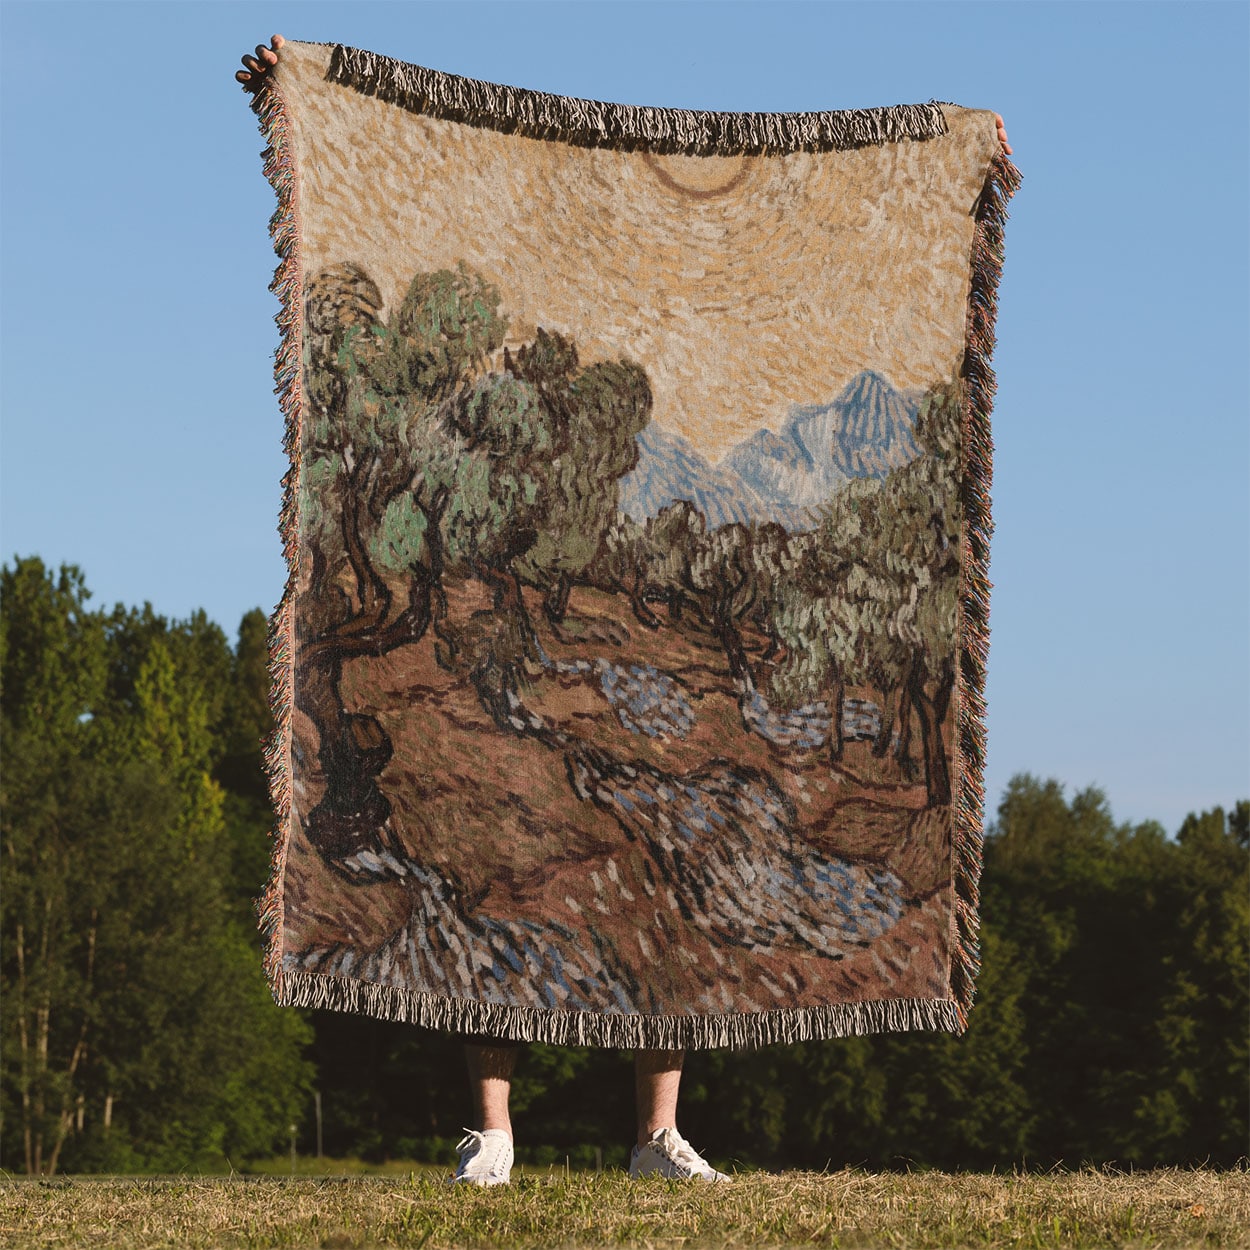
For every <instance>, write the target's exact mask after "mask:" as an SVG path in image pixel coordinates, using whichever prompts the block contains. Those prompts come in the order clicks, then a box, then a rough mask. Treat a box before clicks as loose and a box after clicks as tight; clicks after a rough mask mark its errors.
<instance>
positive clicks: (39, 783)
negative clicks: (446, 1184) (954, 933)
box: [0, 557, 1250, 1173]
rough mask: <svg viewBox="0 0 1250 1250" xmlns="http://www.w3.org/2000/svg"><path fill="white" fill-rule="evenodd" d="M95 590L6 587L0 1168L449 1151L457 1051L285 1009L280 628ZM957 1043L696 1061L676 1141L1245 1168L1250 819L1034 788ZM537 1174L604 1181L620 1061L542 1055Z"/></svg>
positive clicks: (53, 576) (71, 575) (533, 1104)
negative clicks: (1131, 817) (1130, 819)
mask: <svg viewBox="0 0 1250 1250" xmlns="http://www.w3.org/2000/svg"><path fill="white" fill-rule="evenodd" d="M89 597H90V596H89V592H88V590H87V587H86V585H85V582H84V579H83V575H82V573H81V572H80V571H79V570H78V569H76V568H74V567H72V566H71V567H62V568H61V569H60V570H58V571H55V572H54V571H53V570H50V569H48V568H46V567H45V566H44V565H43V563H42V562H41V561H40V560H39V559H37V558H33V557H32V558H29V559H17V560H16V561H15V562H14V563H13V564H12V565H6V566H4V568H3V570H2V571H0V681H2V686H0V695H2V700H3V702H2V704H0V709H2V727H3V742H2V748H3V771H2V774H0V812H2V819H3V828H2V832H3V848H2V851H0V904H2V908H3V911H2V914H0V926H2V930H0V937H2V939H3V946H2V948H0V992H2V993H3V1015H2V1017H0V1059H2V1061H3V1072H2V1081H0V1111H2V1113H3V1121H2V1124H0V1151H2V1153H3V1158H2V1160H0V1166H3V1167H5V1168H6V1169H8V1170H10V1171H29V1172H44V1173H50V1172H54V1171H66V1170H114V1171H118V1170H144V1169H179V1168H224V1167H226V1166H228V1165H233V1166H234V1167H236V1168H238V1167H241V1166H245V1165H246V1163H247V1161H248V1160H250V1159H255V1158H259V1157H262V1156H265V1155H268V1154H272V1153H273V1152H275V1151H277V1150H279V1149H281V1148H282V1147H283V1146H284V1145H285V1144H286V1143H287V1142H288V1140H289V1137H288V1134H289V1126H290V1125H291V1124H295V1125H296V1126H297V1131H298V1134H299V1144H300V1149H301V1150H303V1151H311V1150H312V1149H313V1148H314V1143H315V1128H314V1119H313V1106H314V1102H313V1091H314V1090H316V1091H317V1092H319V1093H320V1094H321V1105H322V1109H323V1117H324V1120H323V1131H324V1145H325V1149H326V1152H327V1153H329V1154H335V1155H346V1154H357V1155H362V1156H365V1157H369V1158H375V1159H380V1158H384V1157H388V1156H389V1157H417V1158H422V1157H424V1158H431V1159H438V1160H441V1161H446V1160H447V1159H448V1158H450V1157H451V1155H450V1147H451V1143H452V1142H453V1141H454V1139H455V1138H456V1137H457V1136H458V1134H459V1132H460V1128H461V1125H462V1124H463V1123H465V1117H466V1116H467V1115H468V1114H469V1108H468V1098H467V1088H466V1086H465V1081H464V1075H463V1064H462V1058H461V1055H460V1052H459V1047H458V1045H457V1044H456V1043H455V1042H454V1041H452V1040H451V1039H449V1038H447V1037H443V1036H441V1035H438V1034H432V1033H427V1032H422V1031H419V1030H416V1029H413V1028H410V1027H405V1026H399V1025H387V1024H383V1023H380V1022H377V1021H370V1020H367V1019H364V1018H359V1017H353V1016H348V1015H340V1014H335V1013H313V1012H309V1013H302V1012H297V1011H293V1010H289V1009H280V1008H277V1007H275V1006H273V1004H272V1002H271V1001H270V999H269V994H268V990H267V987H266V986H265V983H264V980H263V977H262V975H261V971H260V945H259V937H258V934H257V932H256V926H255V917H254V913H253V899H254V898H255V897H256V896H257V895H258V894H259V893H260V891H261V888H262V886H263V884H264V880H265V875H266V872H267V865H268V847H269V841H268V837H267V834H268V831H269V830H270V827H271V817H270V813H269V808H268V801H267V796H266V792H265V783H264V777H263V771H262V767H261V759H260V743H261V739H262V738H263V736H264V734H265V733H266V732H267V730H268V727H269V714H268V708H267V702H266V691H267V675H266V651H265V622H264V618H263V616H262V614H261V613H260V612H259V611H253V612H250V613H248V614H247V615H246V616H244V618H243V620H242V622H241V623H240V627H239V631H238V635H237V638H236V639H235V641H234V642H233V644H232V643H231V642H230V641H229V640H228V639H227V638H226V636H225V634H224V633H223V632H222V631H221V630H220V629H219V628H218V627H217V626H216V625H215V624H213V623H212V622H210V621H208V620H207V619H206V618H205V617H204V615H203V614H202V613H197V614H195V615H193V616H192V617H191V618H189V619H188V620H186V621H173V622H171V621H168V620H166V619H164V618H162V617H160V616H158V615H156V614H154V613H153V612H152V610H151V608H150V606H148V605H145V606H144V608H143V609H141V610H140V609H133V608H123V607H121V606H120V605H119V606H117V607H115V608H113V609H111V610H103V609H94V608H92V607H90V606H89V603H88V601H89ZM982 899H983V907H982V917H983V919H982V960H983V964H982V972H981V977H980V980H979V982H978V995H977V1004H976V1006H975V1008H974V1010H973V1012H972V1017H971V1026H970V1028H969V1031H968V1033H967V1034H966V1035H965V1036H964V1037H963V1038H958V1039H955V1038H949V1037H945V1036H931V1035H927V1034H908V1035H899V1036H889V1037H873V1038H852V1039H847V1040H844V1041H837V1042H825V1043H808V1044H802V1045H796V1046H787V1047H769V1048H764V1049H761V1050H758V1051H753V1052H744V1053H730V1052H709V1053H700V1054H694V1055H691V1056H690V1058H689V1060H688V1065H687V1075H686V1078H685V1082H684V1086H683V1096H682V1118H683V1131H684V1132H685V1133H686V1135H687V1136H688V1137H689V1138H691V1140H693V1141H694V1142H695V1143H696V1144H697V1145H699V1146H700V1147H702V1148H704V1149H705V1151H706V1153H708V1154H709V1155H710V1156H711V1157H713V1158H714V1159H717V1160H721V1161H727V1160H738V1161H740V1162H741V1163H743V1164H759V1165H764V1166H770V1167H780V1166H788V1167H824V1166H826V1165H831V1166H834V1167H837V1166H840V1165H842V1164H864V1165H866V1166H870V1167H889V1166H902V1165H933V1166H941V1167H946V1168H957V1167H973V1168H981V1167H990V1166H995V1165H997V1166H1010V1165H1011V1164H1012V1163H1016V1162H1025V1163H1028V1164H1031V1165H1042V1166H1045V1165H1048V1164H1050V1163H1052V1162H1055V1161H1058V1160H1062V1161H1064V1162H1066V1163H1069V1164H1076V1163H1079V1162H1082V1161H1096V1162H1108V1161H1114V1162H1116V1163H1118V1164H1120V1165H1121V1166H1128V1165H1134V1166H1149V1165H1152V1164H1163V1163H1176V1164H1186V1163H1199V1162H1206V1163H1208V1164H1211V1165H1226V1164H1231V1163H1233V1162H1235V1161H1236V1160H1237V1159H1238V1158H1239V1157H1242V1156H1244V1155H1246V1154H1247V1153H1248V1150H1250V1147H1248V1145H1247V1134H1248V1131H1250V1127H1248V1104H1250V1043H1248V1039H1247V1022H1248V1016H1250V988H1248V987H1250V803H1247V802H1245V801H1242V802H1237V803H1236V804H1235V806H1234V807H1233V809H1232V810H1231V811H1228V812H1226V811H1224V810H1222V809H1220V808H1215V809H1214V810H1212V811H1209V812H1205V813H1203V814H1202V815H1196V816H1190V817H1189V818H1187V819H1186V821H1185V822H1184V824H1183V826H1182V827H1181V829H1180V830H1179V831H1178V834H1177V836H1176V837H1175V838H1170V837H1168V836H1167V835H1166V833H1165V831H1164V830H1163V829H1162V828H1161V827H1160V826H1158V825H1156V824H1154V823H1150V822H1147V823H1145V824H1141V825H1136V826H1128V825H1124V824H1117V823H1116V821H1115V820H1114V819H1113V817H1112V814H1111V812H1110V810H1109V807H1108V804H1107V802H1106V799H1105V797H1104V796H1103V795H1102V794H1101V793H1100V792H1099V791H1097V790H1093V789H1091V790H1088V791H1085V792H1082V793H1080V794H1077V795H1075V796H1074V797H1073V798H1071V799H1070V800H1069V799H1067V798H1065V795H1064V793H1063V789H1062V787H1061V786H1060V785H1059V784H1058V783H1056V782H1053V781H1047V782H1042V781H1039V780H1036V779H1034V778H1032V777H1029V776H1020V777H1017V778H1015V779H1013V781H1012V782H1011V784H1010V786H1009V787H1008V790H1007V792H1006V794H1005V795H1004V796H1003V799H1002V802H1001V804H1000V806H999V808H998V813H997V817H996V818H995V819H994V820H993V821H992V822H991V824H990V827H989V829H988V831H987V840H986V858H985V870H984V875H983V878H982ZM514 1118H515V1121H516V1124H517V1131H518V1136H519V1138H520V1141H521V1145H522V1147H523V1148H522V1149H521V1151H520V1155H521V1157H522V1158H523V1159H525V1158H528V1159H529V1160H531V1161H534V1162H542V1161H544V1160H546V1159H551V1160H561V1161H562V1160H563V1159H564V1158H565V1156H566V1155H569V1156H571V1157H572V1158H573V1159H574V1161H579V1160H580V1161H587V1162H589V1161H592V1160H593V1150H594V1147H596V1146H602V1147H603V1148H604V1157H605V1161H606V1162H608V1163H609V1164H611V1163H622V1162H623V1161H624V1159H625V1157H626V1147H627V1143H628V1142H629V1140H630V1138H631V1136H632V1131H633V1129H632V1125H633V1114H632V1081H631V1075H630V1067H629V1061H628V1057H627V1056H624V1055H620V1054H617V1053H614V1052H608V1051H596V1050H579V1049H568V1048H565V1049H560V1048H552V1047H543V1046H534V1047H531V1048H529V1049H528V1050H527V1052H526V1054H525V1057H524V1058H523V1060H522V1063H521V1066H520V1072H519V1074H518V1079H517V1083H516V1086H515V1089H514Z"/></svg>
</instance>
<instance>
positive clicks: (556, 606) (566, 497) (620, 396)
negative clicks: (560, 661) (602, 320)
mask: <svg viewBox="0 0 1250 1250" xmlns="http://www.w3.org/2000/svg"><path fill="white" fill-rule="evenodd" d="M504 368H505V370H506V371H508V372H512V373H515V374H516V375H517V376H518V377H520V378H523V379H524V380H525V381H526V382H528V383H529V384H530V385H531V386H532V387H533V388H534V390H535V392H536V393H537V397H538V401H539V403H540V404H542V405H543V407H544V408H545V409H546V410H547V412H548V413H549V414H550V418H551V419H552V421H551V428H552V430H553V433H554V435H555V442H554V445H553V446H552V448H551V449H550V455H551V462H552V469H553V470H554V472H553V473H552V476H551V480H550V489H549V491H548V493H547V506H546V510H545V515H544V517H543V523H542V525H541V526H540V527H538V529H537V532H536V535H535V539H534V543H533V545H532V546H531V547H530V548H529V550H528V551H526V553H525V555H524V557H523V558H522V559H521V560H520V561H519V563H518V571H519V572H520V574H521V577H522V579H523V580H525V581H527V582H530V583H531V584H533V585H536V586H539V587H540V588H542V589H543V590H544V591H545V592H546V593H545V597H544V601H543V609H544V611H545V613H546V615H547V618H548V620H549V621H550V622H551V623H552V624H553V626H558V625H559V623H560V622H561V621H563V619H564V614H565V612H566V611H567V610H568V602H569V592H570V590H571V589H572V586H573V583H574V581H575V580H577V579H578V578H579V577H581V576H583V574H585V572H586V570H587V568H588V567H589V565H590V563H591V561H592V560H594V559H595V557H596V556H597V555H598V554H599V551H600V549H601V548H602V546H603V544H604V542H605V539H606V537H607V534H608V531H609V529H610V528H611V526H612V523H613V521H614V520H615V518H616V515H617V509H618V507H619V505H620V487H619V481H620V479H621V478H622V477H623V476H624V475H625V474H626V473H628V472H629V471H630V470H631V469H633V468H634V466H635V465H636V464H637V463H638V444H637V441H636V438H635V436H636V435H637V434H638V433H640V432H641V431H642V429H643V428H644V427H645V426H646V424H647V422H648V421H649V420H650V417H651V404H652V399H651V387H650V384H649V383H648V381H647V375H646V374H645V373H644V372H643V370H642V369H641V368H639V367H638V366H637V365H635V364H632V363H631V362H629V361H626V360H620V361H604V362H601V363H599V364H595V365H591V366H589V367H588V368H584V369H582V368H579V366H578V359H577V348H576V346H575V345H574V344H573V343H572V342H571V341H570V340H568V339H566V338H564V337H563V336H562V335H560V334H549V333H548V332H547V331H546V330H543V329H542V328H541V327H539V329H538V333H537V335H536V336H535V340H534V342H533V343H532V344H528V345H526V346H525V347H522V348H521V349H520V350H519V351H518V352H517V354H516V356H515V358H514V357H513V356H512V355H511V353H505V357H504Z"/></svg>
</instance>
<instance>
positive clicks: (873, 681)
mask: <svg viewBox="0 0 1250 1250" xmlns="http://www.w3.org/2000/svg"><path fill="white" fill-rule="evenodd" d="M962 411H963V408H962V398H961V390H960V387H959V386H958V384H955V383H952V384H950V385H948V386H943V387H938V388H936V389H934V390H932V391H930V392H929V394H927V395H926V396H925V398H924V399H923V400H922V402H921V404H920V408H919V410H918V412H917V415H916V419H915V423H914V432H915V437H916V442H917V444H918V445H919V447H920V451H921V454H920V455H919V456H917V457H916V458H915V459H914V460H912V461H911V462H909V463H908V464H907V465H905V466H903V467H902V468H900V469H895V470H894V471H893V472H891V473H889V474H888V475H887V476H886V477H884V478H881V479H876V478H856V479H855V480H853V481H851V482H848V483H847V484H846V485H845V486H844V487H843V488H842V489H841V490H839V491H838V492H837V494H836V495H834V496H833V498H832V499H831V500H830V501H829V503H828V504H826V505H825V507H824V508H823V509H822V510H821V515H820V523H819V525H818V526H817V527H816V529H815V530H814V531H812V532H811V533H810V534H804V535H798V536H796V537H795V539H793V540H792V542H791V552H790V553H789V555H788V557H787V559H786V560H785V562H784V563H783V564H782V566H781V567H780V568H779V569H778V570H777V572H776V574H775V575H774V579H773V582H772V587H773V600H774V604H775V607H774V611H773V623H772V630H771V631H770V632H771V633H772V634H773V635H774V636H775V637H776V638H777V639H778V640H779V642H780V643H781V644H782V645H783V647H784V648H785V662H784V663H783V664H781V665H780V666H779V668H778V669H777V671H776V673H775V674H774V677H773V690H772V693H773V695H774V697H775V698H777V699H778V700H779V701H780V702H782V703H785V704H790V705H794V704H797V703H805V702H807V701H808V700H811V699H816V698H820V697H822V696H825V695H826V694H827V695H828V698H829V703H830V706H835V707H836V706H840V701H841V698H842V693H843V691H844V690H845V688H846V687H847V686H849V685H859V686H862V685H870V686H874V687H875V688H876V689H877V690H878V691H879V692H880V694H881V696H882V698H881V702H882V706H883V708H884V714H883V716H882V718H881V728H880V731H879V734H878V738H877V743H876V748H875V753H876V754H877V755H878V756H882V755H884V754H885V752H886V750H887V749H888V746H889V743H890V739H891V737H892V735H893V732H894V727H895V724H896V723H898V724H899V729H900V734H899V742H898V747H897V754H898V757H899V760H900V762H901V763H902V764H903V766H904V768H905V769H909V768H910V742H911V718H912V716H913V715H914V717H915V718H916V720H917V721H918V722H919V727H920V739H921V750H922V754H923V759H924V774H925V781H926V784H927V786H928V790H929V798H930V802H931V803H932V804H933V805H935V806H940V805H943V804H945V803H948V802H949V801H950V793H951V780H950V770H949V765H948V762H947V758H946V750H945V747H944V744H943V740H942V733H941V725H942V722H943V719H944V718H945V716H946V712H947V709H948V707H949V705H950V699H951V694H952V692H953V690H954V685H955V651H954V639H955V637H956V628H955V627H956V620H957V615H958V595H959V535H960V524H961V518H962V513H961V508H960V499H959V489H960V485H959V484H960V480H961V479H960V471H959V460H958V452H959V445H960V443H959V430H960V420H961V414H962ZM896 709H897V716H898V720H897V722H896ZM834 719H835V724H834V725H833V727H832V728H833V732H832V734H831V736H830V752H831V755H832V757H833V758H834V759H835V760H836V759H838V758H840V756H841V752H842V739H841V727H840V725H838V724H837V723H836V721H837V718H836V717H835V718H834Z"/></svg>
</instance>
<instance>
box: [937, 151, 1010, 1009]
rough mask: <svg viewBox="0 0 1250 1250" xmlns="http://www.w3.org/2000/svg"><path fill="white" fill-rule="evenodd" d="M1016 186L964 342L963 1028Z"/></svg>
mask: <svg viewBox="0 0 1250 1250" xmlns="http://www.w3.org/2000/svg"><path fill="white" fill-rule="evenodd" d="M1019 186H1020V171H1019V170H1018V169H1017V168H1016V167H1015V166H1014V165H1013V164H1012V163H1011V161H1010V160H1008V159H1007V157H1006V156H1004V155H1002V154H999V156H997V157H996V158H995V160H994V162H993V164H992V165H991V167H990V171H989V174H988V175H987V177H986V180H985V186H984V189H983V190H982V192H981V197H980V199H979V200H978V202H977V205H976V210H975V212H976V231H975V234H974V236H973V245H972V281H971V285H970V288H969V292H968V317H967V341H966V344H965V350H964V360H963V376H964V379H965V382H966V407H965V413H964V446H965V448H966V449H967V452H966V454H967V460H966V463H965V466H964V482H965V490H964V499H963V504H964V518H963V520H964V526H963V533H964V539H963V543H964V550H963V561H962V563H963V587H962V593H961V596H960V599H961V607H962V611H963V640H964V642H963V649H962V653H961V655H960V673H959V677H960V699H959V711H958V723H957V727H956V732H957V738H958V749H959V761H960V767H959V784H958V788H957V796H958V797H957V799H956V807H955V822H954V823H955V829H954V837H953V843H954V846H953V849H954V861H955V862H954V880H955V907H954V917H953V926H954V933H953V935H952V936H953V939H954V940H953V943H952V956H951V992H952V994H953V995H954V1000H955V1006H956V1008H957V1011H958V1028H957V1029H956V1032H960V1033H962V1032H963V1031H964V1030H965V1029H966V1028H967V1025H968V1012H969V1011H970V1010H971V1009H972V1000H973V997H974V995H975V991H976V979H977V973H978V972H979V970H980V967H981V946H980V932H979V930H980V924H979V915H980V910H979V909H980V880H981V865H982V856H983V851H984V846H985V835H984V826H983V813H984V806H985V673H986V664H987V661H988V659H989V645H990V580H989V560H990V535H991V534H992V533H993V529H994V525H993V520H992V518H991V514H990V488H991V486H992V484H993V457H994V443H993V438H992V436H991V431H990V413H991V410H992V408H993V404H994V390H995V382H994V370H993V368H992V366H991V363H990V361H991V358H992V356H993V352H994V342H995V338H994V322H995V318H996V316H997V312H998V281H999V278H1000V277H1001V275H1002V270H1003V228H1004V225H1005V223H1006V220H1007V201H1008V200H1009V199H1010V198H1011V197H1012V195H1013V194H1015V192H1016V190H1017V188H1018V187H1019Z"/></svg>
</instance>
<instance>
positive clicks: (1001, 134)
mask: <svg viewBox="0 0 1250 1250" xmlns="http://www.w3.org/2000/svg"><path fill="white" fill-rule="evenodd" d="M274 38H275V39H278V38H280V36H278V35H275V36H274ZM277 46H278V45H277V44H276V43H275V44H274V47H275V48H276V47H277ZM257 50H258V51H259V49H257ZM994 120H995V121H996V122H997V123H998V141H999V143H1001V144H1002V145H1003V155H1004V156H1010V155H1011V144H1010V143H1008V142H1007V126H1006V123H1005V122H1004V121H1003V115H1002V114H1001V113H995V114H994Z"/></svg>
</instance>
